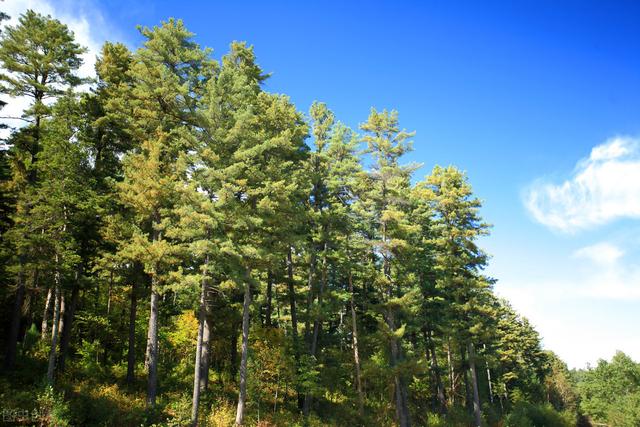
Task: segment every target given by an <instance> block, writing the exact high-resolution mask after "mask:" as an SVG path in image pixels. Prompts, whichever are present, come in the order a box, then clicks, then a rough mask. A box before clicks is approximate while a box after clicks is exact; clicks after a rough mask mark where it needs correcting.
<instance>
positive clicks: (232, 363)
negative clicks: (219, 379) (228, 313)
mask: <svg viewBox="0 0 640 427" xmlns="http://www.w3.org/2000/svg"><path fill="white" fill-rule="evenodd" d="M233 323H234V324H233V327H232V328H231V346H230V347H229V348H230V352H229V368H230V369H229V373H230V374H231V378H234V381H235V377H236V374H237V373H238V327H241V326H242V322H240V323H238V322H233Z"/></svg>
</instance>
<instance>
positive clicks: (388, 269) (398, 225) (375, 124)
mask: <svg viewBox="0 0 640 427" xmlns="http://www.w3.org/2000/svg"><path fill="white" fill-rule="evenodd" d="M360 129H361V130H363V131H364V132H365V134H364V136H363V141H364V142H366V144H367V149H366V153H368V154H370V155H371V156H372V157H373V160H374V164H373V168H372V171H371V172H370V174H369V177H368V181H369V183H368V184H369V188H370V190H369V191H368V192H367V193H366V194H363V195H362V196H361V198H362V203H363V204H365V206H366V207H365V209H366V210H367V211H368V212H367V214H368V217H367V220H368V221H370V226H369V227H371V238H370V239H371V243H370V244H371V246H372V248H373V257H374V258H375V259H376V264H377V266H378V271H377V274H376V276H375V279H374V280H375V283H374V286H375V288H376V291H377V298H379V301H380V302H379V304H378V310H379V313H380V315H381V316H382V319H383V322H382V323H381V325H382V326H383V327H384V329H383V334H384V335H385V336H386V339H387V340H388V346H389V369H390V371H391V376H392V378H393V387H394V395H395V408H396V417H397V420H398V424H399V425H400V426H401V427H405V426H409V425H410V423H411V421H410V414H409V403H408V395H407V393H408V391H407V378H406V376H405V374H404V372H402V370H401V369H400V368H399V366H401V364H402V362H403V359H404V355H403V349H402V337H403V335H404V330H405V328H404V325H403V324H401V323H400V322H401V321H402V318H401V308H402V306H403V305H404V304H405V303H406V300H403V297H405V296H406V295H408V293H406V292H405V289H403V280H402V278H401V277H399V275H398V272H399V270H400V269H399V268H398V267H399V266H400V262H399V260H400V259H401V257H402V256H403V251H404V250H405V249H406V240H405V238H406V237H407V236H408V233H410V232H411V228H412V226H411V224H409V223H408V221H407V218H406V212H407V208H408V200H407V194H408V192H409V189H410V186H409V178H410V175H411V173H412V171H413V169H414V167H413V166H402V165H400V163H399V159H400V157H402V155H403V154H405V153H407V152H408V151H409V150H411V143H410V142H409V138H411V137H412V136H413V133H408V132H406V131H404V130H401V129H400V127H399V124H398V113H397V112H395V111H391V112H388V111H386V110H384V111H382V112H378V111H376V110H375V109H371V113H370V114H369V118H368V120H367V122H365V123H363V124H361V125H360Z"/></svg>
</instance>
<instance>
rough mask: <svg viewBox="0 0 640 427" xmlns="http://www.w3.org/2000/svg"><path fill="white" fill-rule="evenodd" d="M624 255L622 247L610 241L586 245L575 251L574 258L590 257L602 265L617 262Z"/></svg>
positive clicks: (589, 258)
mask: <svg viewBox="0 0 640 427" xmlns="http://www.w3.org/2000/svg"><path fill="white" fill-rule="evenodd" d="M623 255H624V251H622V249H620V248H618V247H617V246H616V245H614V244H611V243H609V242H602V243H596V244H595V245H591V246H586V247H584V248H580V249H578V250H577V251H575V252H574V253H573V256H574V258H583V259H588V260H590V261H592V262H594V263H596V264H600V265H612V264H615V263H616V262H617V261H618V260H619V259H620V258H621V257H622V256H623Z"/></svg>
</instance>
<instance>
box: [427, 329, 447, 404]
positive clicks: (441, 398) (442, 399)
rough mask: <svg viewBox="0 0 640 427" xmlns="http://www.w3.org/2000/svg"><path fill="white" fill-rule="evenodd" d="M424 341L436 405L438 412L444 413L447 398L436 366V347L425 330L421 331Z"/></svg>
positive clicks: (430, 334)
mask: <svg viewBox="0 0 640 427" xmlns="http://www.w3.org/2000/svg"><path fill="white" fill-rule="evenodd" d="M423 334H424V339H425V341H426V344H427V347H428V348H429V356H430V359H431V360H430V365H431V373H432V375H433V381H434V383H435V387H436V397H437V399H438V405H439V407H440V412H441V413H445V412H446V410H447V398H446V396H445V394H444V386H443V385H442V377H441V376H440V367H439V366H438V357H437V355H436V346H435V344H434V342H433V336H432V335H433V331H431V330H428V329H427V328H425V329H424V330H423Z"/></svg>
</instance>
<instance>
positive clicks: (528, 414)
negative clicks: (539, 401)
mask: <svg viewBox="0 0 640 427" xmlns="http://www.w3.org/2000/svg"><path fill="white" fill-rule="evenodd" d="M572 418H573V420H572ZM575 424H576V420H575V416H572V415H570V414H568V413H566V414H563V413H560V412H557V411H556V410H554V409H553V407H552V406H551V405H549V404H547V405H534V404H531V403H526V402H518V403H516V404H515V405H514V407H513V409H512V411H511V413H510V414H509V415H508V416H507V417H506V419H505V423H504V426H505V427H572V426H575Z"/></svg>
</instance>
